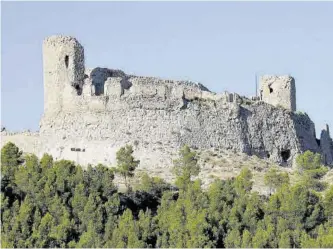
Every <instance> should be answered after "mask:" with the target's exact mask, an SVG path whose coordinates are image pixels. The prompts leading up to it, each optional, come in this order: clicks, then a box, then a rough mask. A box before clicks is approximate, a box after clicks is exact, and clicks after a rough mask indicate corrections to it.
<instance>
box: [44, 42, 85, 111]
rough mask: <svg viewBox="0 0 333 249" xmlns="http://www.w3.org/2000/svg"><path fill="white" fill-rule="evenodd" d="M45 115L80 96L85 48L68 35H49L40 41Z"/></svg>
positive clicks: (60, 108)
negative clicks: (41, 46)
mask: <svg viewBox="0 0 333 249" xmlns="http://www.w3.org/2000/svg"><path fill="white" fill-rule="evenodd" d="M43 70H44V115H50V114H51V115H54V114H56V113H58V112H59V111H61V110H62V108H63V106H64V105H65V104H66V102H68V101H71V99H72V98H73V97H74V96H77V95H80V94H81V92H82V85H83V80H84V49H83V47H82V46H81V44H80V43H79V42H78V41H77V40H76V39H75V38H73V37H70V36H50V37H47V38H46V39H45V40H44V42H43Z"/></svg>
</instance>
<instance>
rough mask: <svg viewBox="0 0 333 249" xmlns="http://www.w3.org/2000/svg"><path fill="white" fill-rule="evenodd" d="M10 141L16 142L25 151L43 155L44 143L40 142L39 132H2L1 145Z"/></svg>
mask: <svg viewBox="0 0 333 249" xmlns="http://www.w3.org/2000/svg"><path fill="white" fill-rule="evenodd" d="M8 142H12V143H14V144H15V145H16V146H18V147H19V148H20V149H21V150H22V151H23V152H25V153H34V154H35V155H37V156H42V153H43V151H42V144H41V143H40V137H39V133H37V132H30V131H24V132H8V131H2V132H1V147H3V146H4V145H5V144H7V143H8Z"/></svg>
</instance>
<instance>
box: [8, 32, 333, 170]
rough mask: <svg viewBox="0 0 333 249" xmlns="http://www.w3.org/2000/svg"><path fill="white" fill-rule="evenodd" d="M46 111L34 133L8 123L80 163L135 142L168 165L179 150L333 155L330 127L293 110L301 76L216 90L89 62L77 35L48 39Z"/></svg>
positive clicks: (283, 159) (21, 139) (110, 159)
mask: <svg viewBox="0 0 333 249" xmlns="http://www.w3.org/2000/svg"><path fill="white" fill-rule="evenodd" d="M43 69H44V114H43V117H42V119H41V121H40V130H39V132H38V133H23V134H22V133H14V134H13V133H9V132H8V131H6V130H3V131H2V144H4V143H6V142H8V141H12V142H14V143H15V144H17V145H18V146H19V147H20V148H21V149H23V150H24V151H25V152H31V153H35V154H37V155H39V156H41V155H42V154H43V153H49V154H51V155H52V156H53V157H54V158H55V159H68V160H73V161H75V162H77V163H78V164H81V165H88V164H97V163H104V164H106V165H112V164H114V163H115V155H116V151H117V150H118V149H119V148H120V147H121V146H124V145H125V144H132V145H133V146H134V150H135V156H136V157H137V158H138V159H140V161H141V164H140V167H141V168H143V169H147V170H151V169H153V168H154V167H166V168H168V167H170V166H171V165H172V159H173V157H174V156H175V155H176V153H177V151H178V149H179V148H180V147H181V146H183V145H184V144H187V145H189V146H191V147H192V148H194V149H199V150H200V149H211V148H216V149H219V150H229V151H234V152H240V153H246V154H248V155H256V156H258V157H260V158H264V159H268V160H271V161H273V162H276V163H279V164H280V165H286V166H288V165H289V166H290V165H292V164H293V161H294V159H295V156H296V155H297V154H298V153H301V152H304V151H306V150H311V151H313V152H319V153H321V154H322V157H323V162H324V163H325V164H333V142H332V139H331V137H330V133H329V128H328V126H327V127H326V128H325V129H324V130H323V131H322V133H321V136H320V139H317V138H316V134H315V126H314V123H313V122H312V121H311V119H310V118H309V117H308V116H307V115H306V114H302V113H298V112H296V88H295V80H294V79H293V78H292V77H290V76H263V77H261V79H260V87H259V93H258V95H259V96H258V97H255V98H247V97H244V96H240V95H238V94H236V93H228V92H224V93H213V92H211V91H209V90H208V89H207V88H206V87H204V86H203V85H201V84H199V83H195V82H189V81H174V80H165V79H159V78H154V77H142V76H135V75H128V74H125V73H124V72H123V71H121V70H113V69H107V68H99V67H97V68H94V69H86V68H85V63H84V48H83V46H82V45H81V44H80V43H79V42H78V41H77V40H76V39H75V38H73V37H69V36H51V37H48V38H46V39H45V40H44V43H43Z"/></svg>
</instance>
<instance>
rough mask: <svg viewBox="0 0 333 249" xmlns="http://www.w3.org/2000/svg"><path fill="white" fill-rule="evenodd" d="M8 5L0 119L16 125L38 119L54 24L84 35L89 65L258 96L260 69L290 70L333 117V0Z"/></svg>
mask: <svg viewBox="0 0 333 249" xmlns="http://www.w3.org/2000/svg"><path fill="white" fill-rule="evenodd" d="M1 5H2V13H1V19H2V20H1V21H2V22H1V23H2V24H1V25H2V26H1V42H2V54H1V57H2V75H1V80H2V90H1V95H2V96H1V102H2V103H1V104H2V106H1V111H2V114H1V121H2V125H4V126H6V127H7V129H9V130H22V129H31V130H38V128H39V120H40V117H41V115H42V113H43V75H42V41H43V39H44V38H45V37H46V36H49V35H53V34H65V35H72V36H75V37H76V38H78V40H79V41H80V42H81V44H82V45H83V46H84V48H85V57H86V67H88V68H92V67H97V66H101V67H109V68H118V69H122V70H124V71H125V72H126V73H132V74H137V75H144V76H157V77H161V78H169V79H186V80H193V81H196V82H200V83H202V84H204V85H205V86H207V87H208V88H209V89H210V90H212V91H214V92H222V91H225V90H227V91H230V92H237V93H239V94H241V95H246V96H253V95H254V94H255V75H256V74H258V75H260V74H291V75H292V76H294V77H295V80H296V89H297V109H298V110H300V111H305V112H307V113H308V114H309V115H310V117H311V118H312V120H313V121H314V122H315V124H316V128H317V132H318V131H319V130H320V129H321V128H323V126H324V124H326V123H328V124H330V125H331V126H333V2H322V3H320V2H294V3H293V2H253V3H249V2H247V3H241V2H30V3H29V2H2V3H1ZM331 130H333V127H331ZM318 135H319V134H318V133H317V136H318Z"/></svg>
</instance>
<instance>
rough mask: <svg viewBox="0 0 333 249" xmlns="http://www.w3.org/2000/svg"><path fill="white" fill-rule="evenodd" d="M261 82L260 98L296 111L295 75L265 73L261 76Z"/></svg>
mask: <svg viewBox="0 0 333 249" xmlns="http://www.w3.org/2000/svg"><path fill="white" fill-rule="evenodd" d="M259 84H260V85H259V96H260V100H262V101H264V102H266V103H268V104H271V105H274V106H282V107H284V108H286V109H288V110H290V111H293V112H294V111H296V86H295V79H294V78H293V77H291V76H289V75H283V76H275V75H264V76H261V77H260V82H259Z"/></svg>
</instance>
